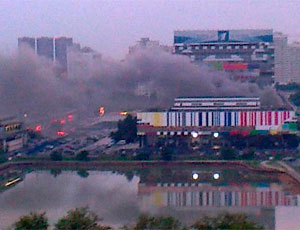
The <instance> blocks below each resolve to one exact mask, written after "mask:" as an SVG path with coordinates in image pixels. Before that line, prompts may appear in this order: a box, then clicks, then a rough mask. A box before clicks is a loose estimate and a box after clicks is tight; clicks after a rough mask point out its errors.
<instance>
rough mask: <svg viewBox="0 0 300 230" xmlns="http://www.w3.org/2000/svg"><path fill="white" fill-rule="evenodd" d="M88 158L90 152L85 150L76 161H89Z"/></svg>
mask: <svg viewBox="0 0 300 230" xmlns="http://www.w3.org/2000/svg"><path fill="white" fill-rule="evenodd" d="M88 156H89V152H88V151H86V150H83V151H81V152H79V153H78V154H77V155H76V157H75V159H76V160H78V161H87V160H88V159H89V157H88Z"/></svg>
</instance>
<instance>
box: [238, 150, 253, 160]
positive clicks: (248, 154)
mask: <svg viewBox="0 0 300 230" xmlns="http://www.w3.org/2000/svg"><path fill="white" fill-rule="evenodd" d="M241 158H242V159H243V160H253V159H254V158H255V152H254V150H253V149H246V151H244V152H243V155H242V156H241Z"/></svg>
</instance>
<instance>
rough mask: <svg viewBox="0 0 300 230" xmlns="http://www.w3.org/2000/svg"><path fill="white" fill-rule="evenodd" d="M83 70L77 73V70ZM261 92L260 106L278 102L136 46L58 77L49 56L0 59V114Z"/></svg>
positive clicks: (143, 105)
mask: <svg viewBox="0 0 300 230" xmlns="http://www.w3.org/2000/svg"><path fill="white" fill-rule="evenodd" d="M80 68H81V69H82V72H81V69H80ZM250 95H253V96H262V97H266V98H267V99H266V100H264V98H262V102H263V103H264V104H268V103H269V104H271V105H273V106H280V104H281V103H282V102H281V101H280V98H279V97H278V96H277V95H276V93H275V91H274V90H273V89H271V88H268V89H267V90H260V89H259V88H258V87H257V85H255V84H250V83H241V82H235V81H232V80H231V79H230V75H229V74H228V73H224V72H220V71H214V70H212V69H210V68H208V67H207V66H205V65H200V66H199V65H195V64H192V63H190V60H189V59H188V58H187V57H183V56H179V55H172V54H169V53H166V52H163V51H161V50H156V49H154V50H140V51H138V52H136V53H134V54H132V55H128V56H127V57H126V58H125V59H124V60H123V61H121V62H120V61H115V60H107V59H102V60H91V61H90V63H88V65H86V64H85V65H82V67H79V70H78V72H77V73H76V76H71V75H69V76H67V77H59V76H57V74H56V73H55V68H54V67H53V63H52V62H51V61H50V60H47V59H45V58H42V57H37V56H36V55H35V54H33V53H32V52H31V51H30V50H26V49H24V50H22V52H19V53H18V54H15V55H11V56H1V57H0V103H1V106H0V117H5V116H9V115H20V114H21V115H22V114H24V113H27V114H28V115H30V116H31V117H32V118H35V119H41V117H49V118H51V117H54V116H55V115H56V114H59V113H63V112H67V111H70V110H76V111H78V112H81V113H82V114H86V115H92V114H94V113H95V112H96V111H97V110H98V108H99V106H104V107H105V108H106V111H120V110H124V109H126V110H143V109H147V108H154V107H160V108H162V109H167V108H169V107H171V106H172V102H173V99H174V98H175V97H178V96H250Z"/></svg>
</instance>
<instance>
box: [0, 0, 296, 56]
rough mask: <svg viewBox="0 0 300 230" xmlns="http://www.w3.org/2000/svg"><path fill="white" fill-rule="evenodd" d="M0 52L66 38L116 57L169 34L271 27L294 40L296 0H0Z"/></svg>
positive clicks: (164, 39)
mask: <svg viewBox="0 0 300 230" xmlns="http://www.w3.org/2000/svg"><path fill="white" fill-rule="evenodd" d="M0 11H1V14H0V29H1V36H0V54H5V53H7V52H12V51H14V50H16V48H17V43H18V41H17V40H18V37H23V36H29V37H40V36H51V37H53V36H67V37H73V41H74V42H78V43H80V44H82V45H83V46H90V47H91V48H93V49H95V50H97V51H99V52H100V53H102V54H103V55H104V56H109V57H113V58H117V59H122V58H124V56H125V55H126V54H127V53H128V47H129V46H130V45H133V44H135V42H136V41H138V40H139V39H140V38H141V37H150V39H151V40H159V41H160V43H161V44H163V45H172V44H173V32H174V30H178V29H180V30H186V29H269V28H270V29H273V30H274V31H280V32H283V33H285V34H287V35H288V36H289V42H292V41H300V26H299V21H300V14H299V12H300V0H295V1H286V0H284V1H282V0H274V1H273V0H251V1H250V0H248V1H247V0H234V1H230V0H218V1H217V0H180V1H179V0H169V1H166V0H151V1H149V0H128V1H125V0H115V1H114V0H98V1H97V0H63V1H61V0H43V1H40V0H14V1H11V0H0Z"/></svg>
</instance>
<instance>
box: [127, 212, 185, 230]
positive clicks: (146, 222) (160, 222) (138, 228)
mask: <svg viewBox="0 0 300 230" xmlns="http://www.w3.org/2000/svg"><path fill="white" fill-rule="evenodd" d="M180 227H181V223H180V222H179V221H178V220H176V219H174V218H173V217H170V216H168V217H161V216H160V217H154V216H148V215H141V216H140V217H139V219H138V221H137V223H136V225H135V226H134V228H133V229H134V230H146V229H153V230H154V229H155V230H156V229H161V230H164V229H165V230H170V229H173V230H177V229H180Z"/></svg>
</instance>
